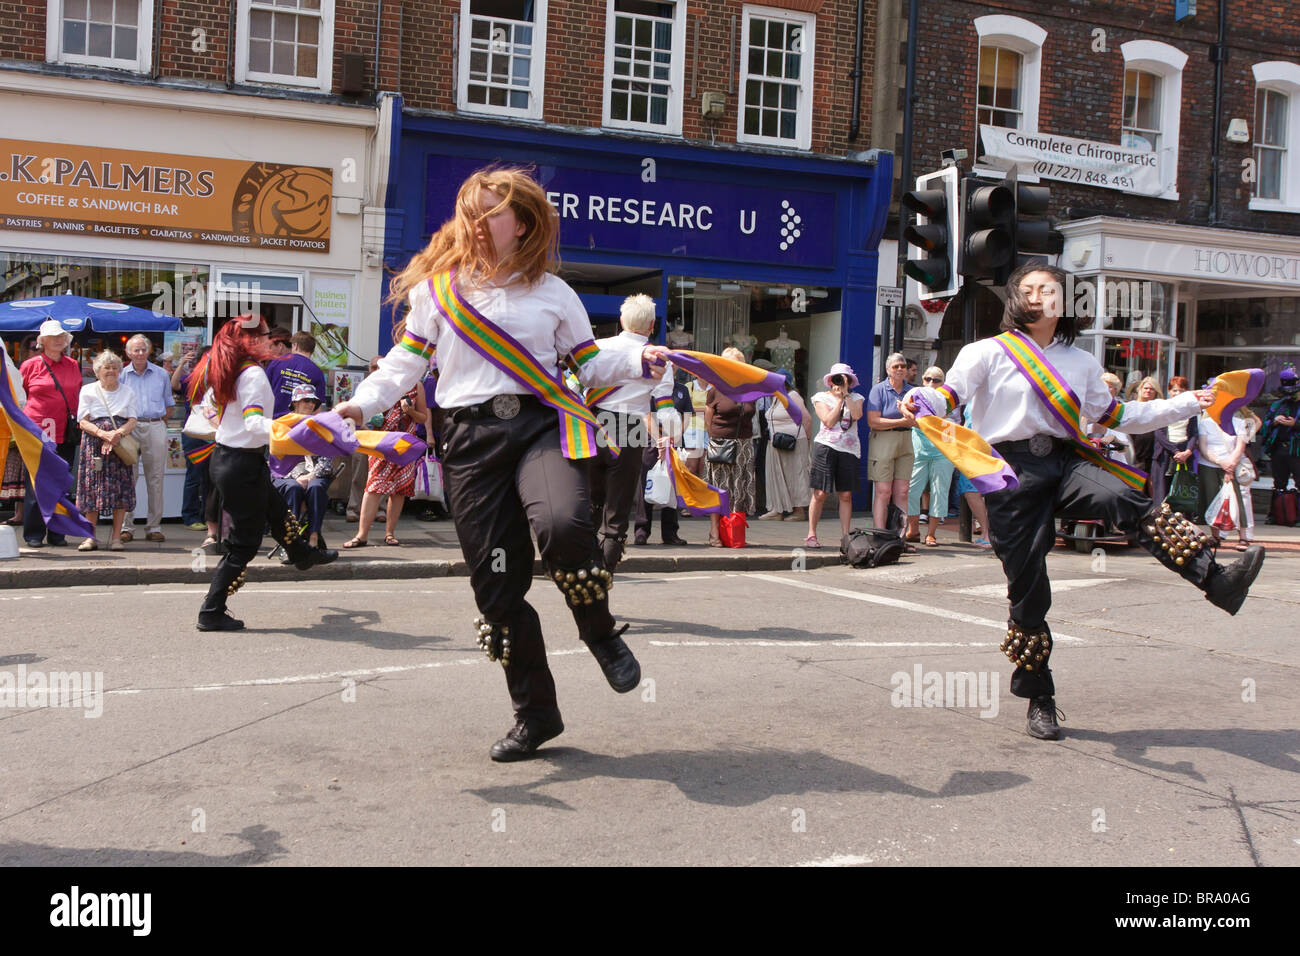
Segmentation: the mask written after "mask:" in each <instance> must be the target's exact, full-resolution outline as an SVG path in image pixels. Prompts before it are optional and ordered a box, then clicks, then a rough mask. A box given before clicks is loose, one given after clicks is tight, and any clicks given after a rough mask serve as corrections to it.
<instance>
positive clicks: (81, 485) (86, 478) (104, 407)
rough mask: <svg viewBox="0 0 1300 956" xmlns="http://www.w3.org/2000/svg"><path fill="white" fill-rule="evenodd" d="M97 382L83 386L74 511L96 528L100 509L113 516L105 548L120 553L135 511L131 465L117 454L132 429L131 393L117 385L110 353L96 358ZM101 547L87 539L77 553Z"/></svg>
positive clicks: (117, 367)
mask: <svg viewBox="0 0 1300 956" xmlns="http://www.w3.org/2000/svg"><path fill="white" fill-rule="evenodd" d="M91 367H92V368H93V369H94V370H95V378H96V381H94V382H88V383H87V384H85V385H83V386H82V387H81V393H80V395H79V398H78V403H77V423H78V424H79V425H80V426H81V432H82V435H81V458H80V459H79V462H78V465H77V509H78V510H79V511H80V512H81V513H82V514H83V515H85V516H86V520H87V521H89V522H90V523H91V524H94V523H95V522H96V520H97V519H98V517H99V513H100V512H101V511H112V512H113V531H112V533H111V534H110V535H109V536H108V550H110V551H122V550H123V549H124V548H125V547H126V546H125V545H124V544H122V540H121V534H122V519H123V518H125V517H126V513H127V512H128V511H130V510H131V509H132V508H134V507H135V465H134V464H130V465H128V464H127V463H126V462H124V461H123V460H122V459H121V457H120V456H119V455H118V454H117V450H116V449H117V446H118V445H119V444H121V442H122V439H123V438H124V437H126V436H127V435H129V434H131V432H133V431H134V430H135V423H136V412H135V395H134V393H133V392H132V391H131V389H129V388H126V387H124V386H123V385H122V384H121V382H120V381H119V376H121V374H122V360H121V359H120V358H118V357H117V356H116V355H115V354H113V353H112V352H110V351H109V350H108V349H105V350H104V351H102V352H100V353H99V354H98V355H96V356H95V361H94V362H93V363H92V365H91ZM98 547H99V543H98V542H97V541H96V540H95V539H94V538H87V539H86V540H85V541H83V542H82V543H81V545H80V546H79V547H78V548H77V550H78V551H94V550H95V549H96V548H98Z"/></svg>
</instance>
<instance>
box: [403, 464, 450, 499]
mask: <svg viewBox="0 0 1300 956" xmlns="http://www.w3.org/2000/svg"><path fill="white" fill-rule="evenodd" d="M411 497H412V498H415V499H416V500H418V501H436V502H438V503H439V504H441V505H444V506H445V505H446V504H447V499H446V498H445V497H444V495H443V485H442V462H440V461H439V460H438V456H437V455H435V454H434V453H433V452H429V453H428V454H427V455H425V456H424V457H423V458H421V459H420V460H419V461H417V462H416V463H415V492H414V494H412V495H411Z"/></svg>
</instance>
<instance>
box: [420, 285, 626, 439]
mask: <svg viewBox="0 0 1300 956" xmlns="http://www.w3.org/2000/svg"><path fill="white" fill-rule="evenodd" d="M429 291H430V293H431V294H432V296H433V303H434V305H435V306H437V308H438V311H439V312H441V313H442V316H443V318H444V319H446V320H447V325H448V326H449V327H450V328H451V330H452V331H453V332H455V333H456V334H457V335H459V336H460V337H461V339H462V340H463V341H464V342H465V344H466V345H468V346H469V347H470V348H472V349H473V350H474V351H475V352H477V353H478V354H479V355H481V356H482V357H483V358H484V359H486V360H487V361H488V362H490V363H491V364H492V365H493V366H495V367H496V368H498V369H500V370H501V371H502V372H504V373H505V374H506V375H508V376H510V378H511V379H513V380H514V381H515V382H517V383H518V384H519V385H522V386H523V387H524V388H525V389H526V390H527V392H528V394H530V395H535V396H537V398H538V399H540V400H541V402H542V403H543V404H545V405H549V406H550V407H551V408H553V409H555V410H556V412H558V413H559V416H560V448H561V449H562V450H563V452H564V457H565V458H571V459H581V458H592V457H594V456H595V455H596V450H597V444H596V442H597V435H599V436H600V439H601V441H602V443H603V444H604V445H605V446H606V447H607V448H608V449H609V451H610V454H611V455H614V456H617V455H618V445H616V444H615V443H614V441H613V440H612V439H611V438H610V437H609V435H608V434H607V433H606V432H605V430H604V429H603V428H601V426H600V423H599V422H597V421H596V416H595V415H593V414H592V413H591V409H589V408H588V407H587V406H586V405H584V404H583V402H582V400H581V399H579V398H578V397H577V396H576V395H574V394H573V393H572V392H571V391H569V390H568V389H567V388H566V387H565V386H564V383H563V381H562V380H561V378H560V374H559V372H558V370H555V369H546V368H543V367H542V365H541V363H540V362H538V361H537V359H535V358H533V356H532V353H530V352H529V351H528V350H527V349H526V348H524V347H523V345H521V344H520V343H519V342H518V340H516V339H515V338H514V337H513V336H512V335H510V333H508V332H506V331H505V330H504V329H502V328H501V327H499V326H498V325H496V323H494V322H492V321H491V320H490V319H488V318H487V317H486V316H485V315H483V313H481V312H479V311H478V310H477V309H476V308H474V306H472V305H470V303H469V301H468V300H467V299H466V298H465V296H464V295H462V294H461V291H460V288H459V287H458V286H457V285H456V281H455V276H454V275H453V274H452V273H450V272H442V273H439V274H438V275H436V276H434V277H433V278H432V279H430V280H429ZM598 351H599V349H598V348H597V347H596V343H595V342H583V343H582V344H581V345H579V346H578V347H577V348H575V349H574V350H573V352H572V353H571V354H572V357H573V360H574V361H575V362H576V363H577V364H578V365H579V366H581V365H583V364H584V363H586V362H587V361H589V360H590V359H591V358H592V356H594V355H595V354H596V353H597V352H598Z"/></svg>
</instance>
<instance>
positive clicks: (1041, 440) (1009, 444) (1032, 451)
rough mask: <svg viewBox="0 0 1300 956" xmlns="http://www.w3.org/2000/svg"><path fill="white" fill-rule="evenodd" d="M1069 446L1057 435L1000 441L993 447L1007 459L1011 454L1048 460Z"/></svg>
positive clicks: (1067, 442) (1068, 443)
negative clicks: (1008, 454) (1047, 458)
mask: <svg viewBox="0 0 1300 956" xmlns="http://www.w3.org/2000/svg"><path fill="white" fill-rule="evenodd" d="M1069 446H1070V442H1069V441H1067V440H1066V439H1064V438H1057V437H1056V436H1055V435H1035V436H1034V437H1033V438H1024V439H1021V440H1020V441H1000V442H998V443H997V444H996V445H994V446H993V447H994V448H995V449H997V452H998V454H999V455H1002V456H1003V457H1006V455H1007V453H1008V452H1010V453H1013V454H1022V455H1033V456H1034V457H1035V458H1046V457H1047V456H1048V455H1051V454H1054V453H1056V452H1058V451H1060V450H1061V449H1062V448H1068V447H1069Z"/></svg>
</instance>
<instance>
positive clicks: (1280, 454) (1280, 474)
mask: <svg viewBox="0 0 1300 956" xmlns="http://www.w3.org/2000/svg"><path fill="white" fill-rule="evenodd" d="M1292 479H1294V480H1295V486H1296V487H1297V488H1300V458H1297V457H1295V456H1293V455H1292V454H1291V453H1290V451H1288V450H1287V448H1286V447H1285V446H1284V445H1283V444H1282V443H1281V442H1279V443H1278V444H1276V445H1274V446H1273V490H1274V491H1286V486H1287V482H1289V481H1291V480H1292Z"/></svg>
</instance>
